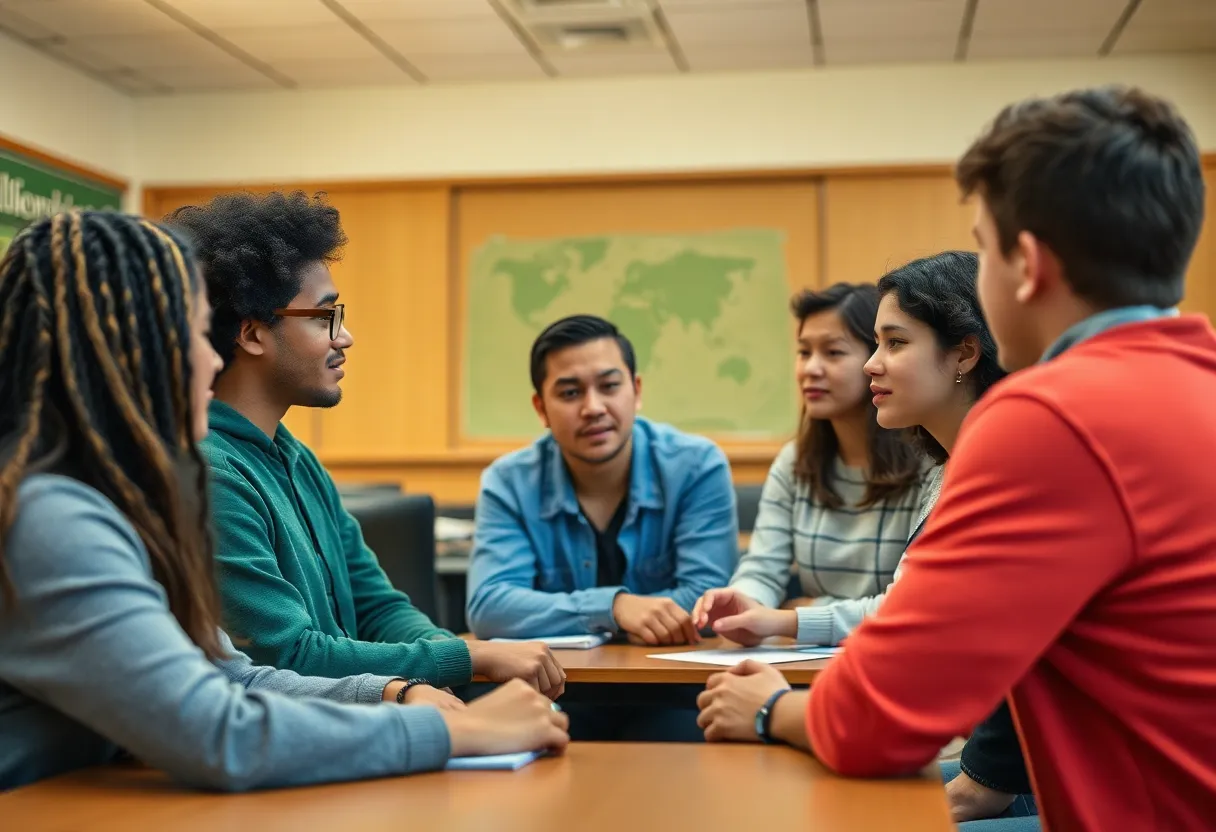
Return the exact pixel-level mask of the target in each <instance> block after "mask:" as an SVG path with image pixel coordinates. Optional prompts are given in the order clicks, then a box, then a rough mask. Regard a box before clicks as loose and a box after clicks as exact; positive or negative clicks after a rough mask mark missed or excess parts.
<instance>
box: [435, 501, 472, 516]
mask: <svg viewBox="0 0 1216 832" xmlns="http://www.w3.org/2000/svg"><path fill="white" fill-rule="evenodd" d="M435 511H436V513H438V514H439V516H440V517H451V518H452V519H453V520H473V519H474V516H475V514H476V512H477V507H476V506H473V505H469V504H467V503H464V504H462V503H451V504H447V505H442V506H439V507H438V508H437V509H435Z"/></svg>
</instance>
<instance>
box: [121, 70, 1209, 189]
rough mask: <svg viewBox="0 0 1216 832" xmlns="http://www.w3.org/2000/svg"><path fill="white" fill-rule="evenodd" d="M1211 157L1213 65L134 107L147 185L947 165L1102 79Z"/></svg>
mask: <svg viewBox="0 0 1216 832" xmlns="http://www.w3.org/2000/svg"><path fill="white" fill-rule="evenodd" d="M1116 81H1117V82H1125V83H1136V84H1140V85H1142V86H1144V87H1146V88H1147V89H1149V90H1151V91H1153V92H1155V93H1158V94H1161V95H1165V96H1167V97H1169V98H1171V99H1173V100H1174V101H1175V102H1176V103H1177V105H1178V106H1179V107H1180V108H1181V109H1182V111H1183V113H1184V115H1186V117H1187V118H1188V119H1189V120H1190V122H1191V124H1192V126H1193V128H1194V129H1195V132H1196V134H1197V135H1198V137H1199V140H1200V143H1201V145H1202V146H1203V147H1204V148H1205V149H1208V150H1213V149H1216V94H1213V92H1212V84H1213V82H1214V81H1216V55H1211V54H1209V55H1193V56H1174V57H1155V56H1154V57H1138V58H1119V59H1115V58H1108V59H1103V60H1097V59H1094V60H1075V61H1030V62H1011V63H1007V62H1000V63H997V62H992V63H973V64H936V65H919V66H887V67H871V68H851V69H850V68H841V69H829V70H816V71H793V72H771V73H752V74H730V75H689V76H670V77H651V78H627V79H610V80H557V81H546V82H526V83H525V82H521V83H501V84H477V85H467V86H435V87H423V88H379V89H368V88H365V89H358V90H329V91H306V92H300V91H296V92H288V91H284V92H259V93H247V94H217V95H195V96H184V97H173V98H159V99H143V100H140V101H138V102H137V104H136V107H135V127H136V130H135V135H136V137H137V144H138V155H137V158H138V169H139V176H140V178H141V179H142V180H143V181H144V182H145V183H148V184H153V183H158V184H171V183H194V182H198V183H203V182H217V183H218V182H224V183H232V182H248V183H253V182H267V181H291V180H335V179H376V178H413V177H442V176H458V175H500V174H501V175H510V174H547V173H551V174H560V173H577V172H615V171H645V170H664V171H670V170H704V169H731V168H736V169H738V168H780V167H804V166H805V167H814V166H821V165H824V166H826V165H853V164H873V163H884V162H886V163H894V162H926V161H932V162H942V161H950V160H952V159H954V158H955V157H957V155H958V154H959V153H960V152H961V151H962V150H963V149H964V148H965V147H966V146H967V144H968V142H969V141H970V140H971V139H972V138H973V137H974V136H975V135H976V133H977V132H978V131H979V130H980V129H981V127H982V126H983V124H984V123H985V122H986V121H987V120H989V119H990V118H991V117H992V116H994V115H995V114H996V112H997V110H998V109H999V108H1000V107H1001V106H1002V105H1004V104H1005V103H1008V102H1009V101H1012V100H1014V99H1017V98H1021V97H1024V96H1026V95H1031V94H1042V93H1051V92H1055V91H1059V90H1063V89H1067V88H1071V87H1078V86H1088V85H1093V84H1101V83H1108V82H1116Z"/></svg>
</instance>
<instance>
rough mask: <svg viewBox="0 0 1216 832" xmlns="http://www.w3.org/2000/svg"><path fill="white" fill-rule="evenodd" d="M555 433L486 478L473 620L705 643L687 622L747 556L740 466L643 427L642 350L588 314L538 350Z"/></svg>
mask: <svg viewBox="0 0 1216 832" xmlns="http://www.w3.org/2000/svg"><path fill="white" fill-rule="evenodd" d="M531 363H532V386H533V388H534V389H535V394H534V395H533V397H532V404H533V406H534V407H535V408H536V412H537V415H539V416H540V419H541V422H542V423H543V424H544V425H545V427H547V428H548V429H549V433H548V434H547V435H546V436H544V437H542V438H541V439H539V440H537V441H536V442H535V443H534V444H532V445H531V446H529V447H527V448H524V449H522V450H519V451H516V452H514V453H510V454H507V455H506V456H504V457H502V458H501V459H499V460H497V461H496V462H495V463H494V464H493V465H491V466H490V467H489V468H488V469H487V470H486V472H485V474H484V475H483V477H482V482H481V494H480V496H479V498H478V501H477V532H476V536H475V539H474V546H473V558H472V564H471V566H470V570H469V598H468V620H469V624H470V626H471V627H472V629H473V631H474V632H475V633H476V634H477V635H478V636H479V637H482V638H491V637H512V638H535V637H545V636H557V635H570V634H578V633H601V632H608V633H614V634H616V633H621V632H623V633H625V634H627V635H628V636H629V638H630V640H632V641H635V642H639V643H644V644H686V643H693V642H696V641H698V640H699V636H698V634H697V631H696V629H695V628H694V627H693V625H692V620H691V618H690V617H689V611H690V610H691V609H692V606H693V604H694V603H695V602H696V600H697V598H698V597H699V596H700V595H701V593H703V592H704V591H705V590H707V589H709V588H711V587H715V586H722V585H724V584H725V583H726V582H727V581H729V580H730V575H731V572H732V570H733V569H734V567H735V562H736V560H737V558H738V521H737V517H736V514H735V496H734V488H733V486H732V484H731V477H730V466H729V464H728V463H727V461H726V457H725V455H724V454H723V453H722V451H721V450H720V449H719V448H718V447H717V446H716V445H714V444H713V443H712V442H710V441H709V440H707V439H704V438H701V437H696V436H690V435H688V434H684V433H681V432H679V431H677V430H676V429H674V428H672V427H670V426H667V425H661V424H657V423H653V422H650V421H647V420H645V419H642V418H640V417H638V416H637V411H638V409H639V407H640V405H641V390H642V380H641V379H640V378H639V377H638V376H637V375H636V372H635V370H636V362H635V359H634V352H633V346H632V345H631V344H630V343H629V340H628V339H627V338H625V336H623V335H621V334H620V332H619V331H618V330H617V328H616V327H615V326H614V325H612V324H611V323H609V322H608V321H605V320H603V319H602V318H596V317H593V316H590V315H576V316H573V317H570V318H565V319H563V320H560V321H558V322H556V323H554V324H552V325H551V326H550V327H549V328H548V329H546V330H545V331H544V332H542V333H541V334H540V336H539V337H538V338H537V339H536V342H535V343H534V344H533V345H532V362H531Z"/></svg>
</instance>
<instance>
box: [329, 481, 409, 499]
mask: <svg viewBox="0 0 1216 832" xmlns="http://www.w3.org/2000/svg"><path fill="white" fill-rule="evenodd" d="M335 484H336V485H337V487H338V496H340V497H341V498H342V499H344V500H345V499H346V498H347V497H355V496H358V495H360V494H366V493H368V492H369V491H372V492H376V493H383V492H385V491H388V492H390V493H400V492H401V484H400V483H395V482H339V483H335Z"/></svg>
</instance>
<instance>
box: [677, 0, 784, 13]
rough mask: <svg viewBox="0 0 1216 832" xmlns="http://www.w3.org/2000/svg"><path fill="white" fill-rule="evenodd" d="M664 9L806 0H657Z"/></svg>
mask: <svg viewBox="0 0 1216 832" xmlns="http://www.w3.org/2000/svg"><path fill="white" fill-rule="evenodd" d="M657 3H658V5H659V6H661V7H662V8H663V9H664V11H667V10H670V9H705V8H719V9H747V8H756V7H760V6H803V7H805V6H806V0H657Z"/></svg>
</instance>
